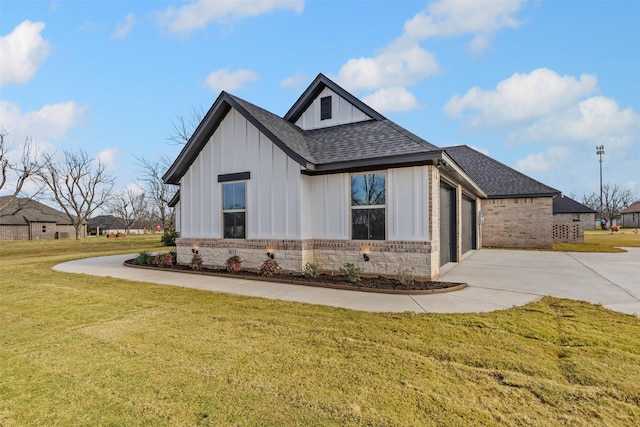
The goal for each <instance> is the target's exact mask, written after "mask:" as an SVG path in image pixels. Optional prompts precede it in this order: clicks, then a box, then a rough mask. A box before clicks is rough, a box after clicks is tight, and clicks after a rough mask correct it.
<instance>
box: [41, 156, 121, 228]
mask: <svg viewBox="0 0 640 427" xmlns="http://www.w3.org/2000/svg"><path fill="white" fill-rule="evenodd" d="M38 177H39V178H40V180H41V181H42V183H43V184H44V185H45V186H46V187H47V188H48V190H50V192H51V196H52V197H53V199H54V200H55V201H56V202H58V204H59V205H60V207H61V208H62V210H63V211H64V212H65V213H66V214H67V216H68V217H69V219H70V220H71V222H72V224H73V226H74V228H75V230H76V240H79V239H80V238H81V237H82V236H81V234H82V233H81V230H82V226H83V224H85V223H86V222H87V220H88V219H89V218H90V217H91V215H92V214H93V213H94V212H95V211H96V210H97V209H98V208H100V207H101V206H103V205H104V204H105V203H107V201H108V200H109V198H110V193H111V190H112V189H113V185H114V182H115V179H114V177H112V176H111V175H109V174H108V173H107V170H106V165H105V164H104V163H102V162H101V161H100V160H92V159H89V157H88V156H87V153H86V152H85V151H83V150H80V151H79V152H77V153H75V152H69V151H65V152H64V161H63V162H60V163H56V162H55V161H54V160H53V158H52V156H46V157H45V160H44V164H43V167H42V169H41V170H40V171H39V173H38Z"/></svg>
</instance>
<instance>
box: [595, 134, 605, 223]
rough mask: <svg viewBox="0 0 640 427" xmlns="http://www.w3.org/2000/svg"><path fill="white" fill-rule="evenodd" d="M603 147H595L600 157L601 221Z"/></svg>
mask: <svg viewBox="0 0 640 427" xmlns="http://www.w3.org/2000/svg"><path fill="white" fill-rule="evenodd" d="M603 154H604V145H596V155H598V156H600V218H601V219H602V155H603Z"/></svg>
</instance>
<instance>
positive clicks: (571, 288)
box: [53, 248, 640, 315]
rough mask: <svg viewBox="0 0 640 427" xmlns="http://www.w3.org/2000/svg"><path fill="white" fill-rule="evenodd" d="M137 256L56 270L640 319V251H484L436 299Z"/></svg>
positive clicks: (293, 295)
mask: <svg viewBox="0 0 640 427" xmlns="http://www.w3.org/2000/svg"><path fill="white" fill-rule="evenodd" d="M134 256H135V255H131V254H129V255H115V256H106V257H98V258H86V259H80V260H75V261H69V262H65V263H62V264H58V265H56V266H54V268H53V269H54V270H56V271H60V272H66V273H78V274H90V275H94V276H103V277H115V278H120V279H126V280H133V281H138V282H149V283H156V284H162V285H172V286H181V287H186V288H194V289H201V290H206V291H213V292H225V293H229V294H236V295H244V296H252V297H262V298H270V299H280V300H286V301H296V302H302V303H310V304H320V305H329V306H334V307H342V308H348V309H353V310H362V311H371V312H403V311H414V312H419V313H423V312H430V313H467V312H486V311H493V310H500V309H506V308H510V307H512V306H517V305H524V304H527V303H529V302H531V301H535V300H538V299H540V298H541V297H542V296H545V295H550V296H556V297H560V298H572V299H578V300H584V301H589V302H592V303H599V304H602V305H604V306H605V307H608V308H611V309H613V310H617V311H621V312H624V313H630V314H636V315H640V248H632V249H630V250H629V252H627V253H624V254H588V253H565V252H541V251H517V250H489V249H483V250H480V251H477V252H476V253H474V254H473V255H472V256H470V257H469V258H467V259H466V260H465V261H464V262H463V263H461V264H459V265H457V266H455V267H454V268H453V269H451V270H450V271H449V272H447V273H446V274H444V275H443V276H442V278H441V279H442V280H446V281H451V282H465V283H468V284H469V287H468V288H465V289H463V290H461V291H456V292H448V293H443V294H431V295H388V294H376V293H371V292H359V291H345V290H337V289H327V288H315V287H309V286H300V285H287V284H283V283H273V282H268V281H253V280H244V279H230V278H226V277H217V276H199V275H194V274H187V273H179V272H170V271H153V270H144V269H136V268H129V267H125V266H124V265H123V262H124V260H126V259H130V258H132V257H134Z"/></svg>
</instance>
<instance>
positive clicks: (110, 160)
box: [96, 148, 120, 170]
mask: <svg viewBox="0 0 640 427" xmlns="http://www.w3.org/2000/svg"><path fill="white" fill-rule="evenodd" d="M119 157H120V150H119V149H118V148H107V149H104V150H102V151H100V152H99V153H98V154H97V155H96V160H97V161H98V162H100V163H102V164H103V165H105V166H106V168H107V169H111V170H114V169H115V166H116V161H117V160H118V158H119Z"/></svg>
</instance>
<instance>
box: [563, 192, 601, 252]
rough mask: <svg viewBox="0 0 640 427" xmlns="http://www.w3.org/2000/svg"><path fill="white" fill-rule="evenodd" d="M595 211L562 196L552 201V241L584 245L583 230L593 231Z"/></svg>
mask: <svg viewBox="0 0 640 427" xmlns="http://www.w3.org/2000/svg"><path fill="white" fill-rule="evenodd" d="M595 222H596V211H594V210H593V209H591V208H590V207H588V206H585V205H583V204H582V203H579V202H576V201H575V200H573V199H571V198H569V197H567V196H562V197H558V198H557V199H555V200H554V201H553V241H554V242H559V243H584V230H593V229H594V228H595Z"/></svg>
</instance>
